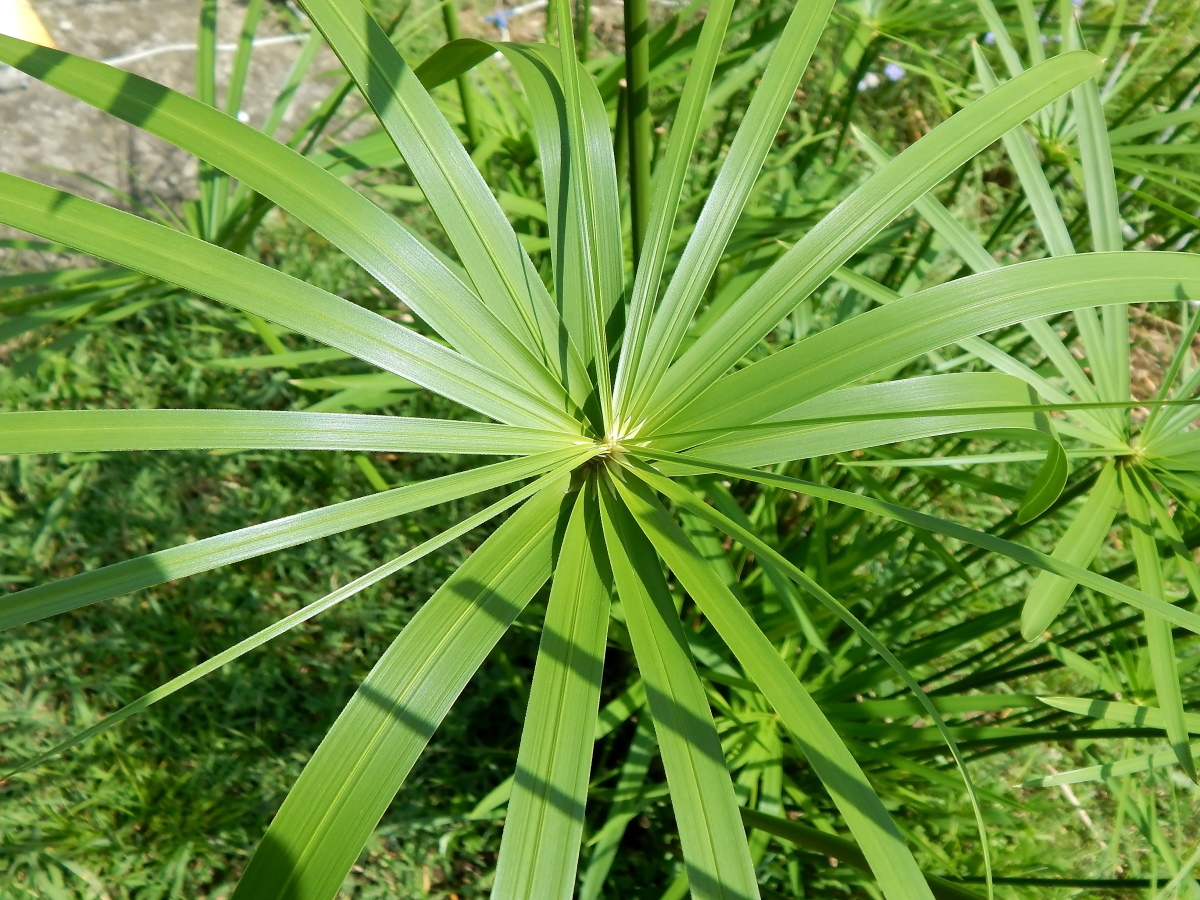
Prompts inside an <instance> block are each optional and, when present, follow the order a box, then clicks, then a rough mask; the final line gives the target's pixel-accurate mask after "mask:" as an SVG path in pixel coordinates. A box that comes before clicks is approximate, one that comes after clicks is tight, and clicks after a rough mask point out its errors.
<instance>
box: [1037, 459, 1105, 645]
mask: <svg viewBox="0 0 1200 900" xmlns="http://www.w3.org/2000/svg"><path fill="white" fill-rule="evenodd" d="M1120 508H1121V488H1120V485H1119V484H1118V483H1117V470H1116V467H1115V466H1114V465H1113V464H1112V463H1108V464H1106V465H1105V466H1104V468H1103V469H1102V470H1101V472H1100V477H1099V478H1097V479H1096V484H1095V486H1094V487H1093V488H1092V491H1091V493H1090V494H1088V498H1087V501H1086V502H1085V503H1084V505H1083V508H1082V509H1081V510H1080V511H1079V513H1078V515H1076V517H1075V519H1074V521H1072V522H1071V525H1070V527H1068V528H1067V532H1066V534H1064V535H1063V536H1062V540H1060V541H1059V542H1058V546H1057V547H1055V548H1054V558H1055V559H1059V560H1062V561H1063V562H1067V563H1070V564H1071V565H1073V566H1079V567H1081V568H1087V566H1089V565H1090V564H1091V562H1092V560H1093V559H1094V558H1095V556H1096V554H1097V553H1098V552H1099V551H1100V546H1101V545H1102V544H1103V543H1104V539H1105V538H1106V537H1108V531H1109V529H1110V528H1112V523H1113V519H1114V518H1116V515H1117V511H1118V510H1119V509H1120ZM1075 587H1076V584H1075V583H1074V582H1072V581H1070V580H1069V579H1066V578H1060V577H1059V576H1057V575H1054V574H1052V573H1050V572H1042V573H1041V574H1040V575H1038V577H1037V581H1035V582H1034V583H1033V588H1032V589H1031V590H1030V591H1029V596H1028V597H1026V598H1025V606H1024V607H1023V608H1022V610H1021V635H1022V636H1023V637H1024V638H1025V640H1027V641H1033V640H1036V639H1037V638H1038V637H1040V636H1041V634H1042V633H1043V632H1044V631H1045V630H1046V629H1047V628H1049V627H1050V625H1051V624H1052V623H1053V622H1054V620H1055V619H1056V618H1057V617H1058V614H1059V613H1060V612H1062V608H1063V607H1064V606H1066V603H1067V599H1068V598H1069V597H1070V596H1071V592H1072V591H1073V590H1075Z"/></svg>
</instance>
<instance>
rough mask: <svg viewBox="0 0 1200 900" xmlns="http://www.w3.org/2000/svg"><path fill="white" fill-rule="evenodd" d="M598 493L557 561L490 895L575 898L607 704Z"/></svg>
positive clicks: (587, 499) (585, 500)
mask: <svg viewBox="0 0 1200 900" xmlns="http://www.w3.org/2000/svg"><path fill="white" fill-rule="evenodd" d="M593 491H594V488H592V487H585V488H584V490H582V491H580V492H579V498H578V499H577V500H576V502H575V510H574V512H573V513H572V514H571V520H570V522H569V523H568V525H567V532H566V537H565V538H564V539H563V547H562V552H561V553H560V554H559V557H558V562H557V564H556V565H555V577H554V586H553V588H552V589H551V591H550V603H549V607H548V608H547V611H546V622H545V625H544V627H543V630H542V640H541V645H540V647H539V649H538V657H537V663H536V665H535V667H534V671H533V684H532V686H531V687H530V690H529V707H528V709H527V711H526V713H525V724H524V727H523V730H522V732H521V749H520V751H519V752H518V754H517V772H516V777H515V779H514V782H513V790H512V797H511V799H510V800H509V803H508V813H507V815H505V817H504V834H503V836H502V838H501V841H500V856H499V859H498V860H497V863H496V881H495V886H494V887H493V888H492V897H494V898H496V900H501V898H535V897H536V898H543V897H544V898H546V900H555V898H559V900H570V898H571V896H572V895H573V894H574V889H575V872H576V869H577V867H578V864H579V842H580V839H581V837H582V836H583V821H584V820H583V813H584V805H585V803H586V802H587V791H588V774H589V772H590V768H591V758H592V745H593V741H594V737H595V731H596V713H597V710H598V709H599V705H600V679H601V676H602V675H603V670H604V645H605V640H606V637H607V634H608V603H609V594H610V592H611V586H610V582H611V575H610V574H609V573H608V572H607V571H606V570H605V567H604V564H603V563H602V558H603V557H602V554H603V542H604V535H603V534H602V532H601V530H600V529H601V525H600V509H599V507H598V506H597V504H596V497H595V494H594V493H593Z"/></svg>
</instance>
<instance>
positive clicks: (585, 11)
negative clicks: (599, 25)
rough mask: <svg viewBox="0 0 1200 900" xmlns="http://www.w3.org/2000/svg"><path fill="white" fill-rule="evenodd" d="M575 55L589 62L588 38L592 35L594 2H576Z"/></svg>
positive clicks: (584, 0) (581, 60)
mask: <svg viewBox="0 0 1200 900" xmlns="http://www.w3.org/2000/svg"><path fill="white" fill-rule="evenodd" d="M575 18H576V22H575V55H576V56H578V57H579V61H580V62H587V58H588V39H589V38H590V37H591V35H592V2H591V0H579V2H578V3H577V4H575Z"/></svg>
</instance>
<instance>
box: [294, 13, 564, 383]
mask: <svg viewBox="0 0 1200 900" xmlns="http://www.w3.org/2000/svg"><path fill="white" fill-rule="evenodd" d="M301 6H303V7H304V11H305V12H306V13H308V15H309V18H311V19H312V21H313V23H314V24H315V25H316V26H317V28H319V29H320V31H321V33H322V34H323V35H324V36H325V40H326V41H328V42H329V46H330V47H331V48H332V49H333V51H334V53H336V54H337V55H338V58H339V59H341V61H342V65H344V66H345V67H346V71H347V72H348V73H349V74H350V76H351V77H352V78H353V79H354V81H355V83H356V84H357V85H358V87H359V90H360V91H362V94H363V97H364V98H365V99H366V101H367V102H368V103H369V104H370V105H371V107H372V109H373V110H374V111H375V115H376V116H377V117H378V119H379V122H380V124H381V125H383V127H384V129H385V130H386V131H387V132H388V134H389V135H390V136H391V138H392V140H393V141H394V142H395V144H396V147H397V149H399V151H400V153H401V155H402V156H403V157H404V161H405V163H406V165H407V166H408V168H409V170H410V171H411V172H412V174H413V178H414V179H415V180H416V182H417V184H418V185H419V186H420V187H421V190H422V191H424V193H425V196H426V197H427V198H428V200H429V203H430V206H431V207H432V208H433V211H434V213H435V214H436V215H437V217H438V220H439V221H440V222H441V224H442V226H443V227H444V228H445V229H446V233H447V235H448V236H449V238H450V241H451V243H452V244H453V245H454V247H455V249H456V250H457V251H458V255H459V258H460V259H461V260H462V262H463V265H464V266H466V268H467V271H469V272H470V274H471V280H472V281H473V282H474V284H475V288H476V290H478V291H479V293H480V295H481V296H484V297H487V298H488V303H489V305H490V306H491V307H492V309H493V310H494V311H495V312H496V315H497V316H499V318H500V319H501V321H503V322H504V323H505V324H506V325H507V326H508V327H509V329H510V330H511V331H512V332H513V333H514V334H516V335H518V336H519V337H521V339H522V340H523V341H524V342H525V343H526V344H527V346H529V347H530V348H531V349H533V350H535V351H536V352H537V353H538V354H539V355H540V356H541V358H542V359H543V360H544V361H545V362H546V364H547V365H548V366H549V367H550V369H551V371H554V372H556V373H557V374H559V375H560V376H562V377H565V378H567V379H568V380H569V383H570V384H571V388H572V393H571V396H573V397H576V398H577V399H578V395H577V393H576V391H578V390H583V389H585V388H586V378H584V373H583V368H582V362H581V360H580V359H579V356H578V351H576V350H575V349H574V345H573V344H571V343H569V342H568V343H567V344H566V345H565V346H563V347H562V352H563V353H564V354H565V355H567V356H568V357H569V359H568V363H567V369H566V371H565V372H564V371H563V370H562V369H561V368H560V367H559V359H560V344H561V343H562V342H563V341H564V340H569V339H564V338H563V337H562V336H561V335H560V324H559V323H560V318H559V315H558V312H557V310H556V309H555V307H554V303H553V301H552V300H551V299H550V295H549V294H548V293H547V291H546V289H545V287H544V285H543V284H542V280H541V276H540V275H538V273H537V270H536V269H535V268H534V267H533V263H532V262H530V260H529V257H528V256H527V255H526V254H525V251H524V250H523V249H522V248H521V245H520V243H519V242H518V240H517V236H516V233H515V232H514V231H513V229H512V227H511V226H510V225H509V224H508V220H507V219H506V218H505V217H504V213H503V211H501V209H500V206H499V204H498V203H497V202H496V198H495V197H494V196H493V195H492V193H491V191H489V190H488V187H487V185H486V184H485V183H484V181H483V177H482V176H481V175H480V174H479V170H478V169H476V168H475V164H474V163H473V162H472V161H471V158H470V156H468V155H467V151H466V150H465V149H464V148H463V146H462V144H461V143H460V142H459V140H458V137H457V136H456V135H455V134H454V130H453V129H452V128H451V127H450V124H449V123H448V122H447V121H446V119H445V118H444V117H443V116H442V114H441V112H440V111H439V110H438V108H437V105H436V104H435V103H434V101H433V98H432V97H430V96H429V94H428V93H427V92H426V90H425V88H424V87H423V86H422V85H421V83H420V81H419V80H418V79H417V77H416V75H415V74H414V73H413V71H412V70H411V69H410V68H409V67H408V64H407V63H406V62H405V61H404V60H403V59H402V58H401V56H400V54H399V53H398V52H397V50H396V48H395V47H394V46H392V43H391V41H390V40H389V39H388V37H387V35H386V34H385V33H384V31H383V29H382V28H380V27H379V25H378V24H377V23H376V22H375V20H374V19H373V18H372V17H371V13H370V11H369V10H368V9H367V8H366V7H365V6H363V5H362V4H361V3H358V2H356V0H301ZM581 378H582V379H583V384H579V383H578V382H579V380H580V379H581Z"/></svg>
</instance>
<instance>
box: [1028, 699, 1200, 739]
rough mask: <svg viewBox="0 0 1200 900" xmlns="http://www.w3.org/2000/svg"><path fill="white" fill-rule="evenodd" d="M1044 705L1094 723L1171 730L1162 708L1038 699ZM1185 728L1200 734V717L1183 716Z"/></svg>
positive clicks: (1073, 700) (1194, 715)
mask: <svg viewBox="0 0 1200 900" xmlns="http://www.w3.org/2000/svg"><path fill="white" fill-rule="evenodd" d="M1038 700H1040V701H1041V702H1042V703H1044V704H1046V705H1047V706H1052V707H1054V708H1055V709H1061V710H1063V711H1065V712H1069V713H1075V714H1076V715H1079V716H1089V717H1090V718H1093V719H1107V720H1108V721H1110V722H1120V723H1121V724H1122V725H1137V726H1138V727H1143V728H1161V729H1163V730H1164V731H1165V730H1166V728H1167V716H1166V715H1164V713H1163V711H1162V710H1161V709H1159V708H1158V707H1154V706H1140V705H1137V704H1134V703H1118V702H1116V701H1114V700H1091V699H1085V698H1083V697H1038ZM1182 721H1183V724H1184V726H1185V728H1186V730H1187V733H1188V734H1200V713H1189V712H1185V713H1184V714H1183V719H1182Z"/></svg>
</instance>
